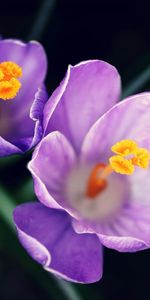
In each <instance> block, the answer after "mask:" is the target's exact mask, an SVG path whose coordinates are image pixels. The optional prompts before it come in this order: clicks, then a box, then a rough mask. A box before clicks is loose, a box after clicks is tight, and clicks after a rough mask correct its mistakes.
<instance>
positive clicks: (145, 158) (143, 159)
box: [132, 148, 150, 169]
mask: <svg viewBox="0 0 150 300" xmlns="http://www.w3.org/2000/svg"><path fill="white" fill-rule="evenodd" d="M149 161H150V153H149V151H148V150H147V149H145V148H139V149H138V150H137V153H136V156H135V157H133V158H132V163H133V164H134V165H136V166H138V167H140V168H143V169H147V168H148V166H149Z"/></svg>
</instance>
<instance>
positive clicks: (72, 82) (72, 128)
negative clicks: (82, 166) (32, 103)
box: [44, 60, 120, 152]
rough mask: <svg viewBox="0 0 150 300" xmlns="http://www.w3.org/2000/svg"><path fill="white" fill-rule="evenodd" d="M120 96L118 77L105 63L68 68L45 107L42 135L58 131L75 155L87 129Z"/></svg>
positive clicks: (83, 64)
mask: <svg viewBox="0 0 150 300" xmlns="http://www.w3.org/2000/svg"><path fill="white" fill-rule="evenodd" d="M119 95H120V77H119V74H118V72H117V70H116V69H115V68H114V67H113V66H111V65H109V64H108V63H106V62H103V61H98V60H93V61H92V60H91V61H85V62H82V63H80V64H78V65H76V66H69V68H68V72H67V74H66V77H65V79H64V81H63V82H62V83H61V85H60V86H59V87H58V88H57V89H56V91H55V92H54V94H53V95H52V97H50V99H49V101H48V103H47V105H46V106H45V110H44V127H45V134H48V133H49V132H51V131H54V130H59V131H60V132H62V133H63V134H64V135H65V136H66V137H67V138H68V139H69V141H70V142H71V143H72V145H73V146H74V148H75V149H76V151H77V152H78V151H79V150H80V145H81V143H82V141H83V138H84V136H85V134H86V133H87V131H88V130H89V128H90V127H91V126H92V125H93V123H94V122H95V121H96V120H97V119H98V118H99V117H100V116H101V115H102V114H103V113H105V112H106V111H107V110H108V109H109V108H110V107H112V106H113V104H114V103H115V102H116V101H117V100H118V98H119Z"/></svg>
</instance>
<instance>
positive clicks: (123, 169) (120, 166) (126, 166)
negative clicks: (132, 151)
mask: <svg viewBox="0 0 150 300" xmlns="http://www.w3.org/2000/svg"><path fill="white" fill-rule="evenodd" d="M109 163H110V165H111V168H112V169H113V170H114V171H115V172H116V173H120V174H126V175H131V174H133V172H134V165H133V164H132V160H128V159H125V158H124V157H122V156H119V155H114V156H111V157H110V159H109Z"/></svg>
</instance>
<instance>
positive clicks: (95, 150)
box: [81, 93, 150, 163]
mask: <svg viewBox="0 0 150 300" xmlns="http://www.w3.org/2000/svg"><path fill="white" fill-rule="evenodd" d="M149 116H150V93H142V94H138V95H135V96H131V97H129V98H127V99H126V100H124V101H122V102H120V103H119V104H117V105H115V106H114V107H113V108H112V109H110V110H109V111H108V112H107V113H106V114H104V115H103V116H102V117H101V118H100V119H99V120H98V121H97V122H96V123H95V124H94V125H93V126H92V127H91V129H90V130H89V132H88V134H87V136H86V137H85V140H84V142H83V145H82V150H81V160H83V161H88V162H93V163H94V162H97V161H99V162H108V159H109V157H110V156H112V152H111V146H112V145H114V144H115V143H116V142H118V141H120V140H123V139H132V140H134V141H136V142H137V143H138V144H139V146H140V147H146V148H147V149H148V150H150V121H149Z"/></svg>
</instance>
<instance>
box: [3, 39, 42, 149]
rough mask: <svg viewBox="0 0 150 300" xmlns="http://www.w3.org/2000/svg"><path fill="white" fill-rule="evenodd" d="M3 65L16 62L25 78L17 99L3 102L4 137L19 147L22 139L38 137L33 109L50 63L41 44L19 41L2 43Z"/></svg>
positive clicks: (4, 41)
mask: <svg viewBox="0 0 150 300" xmlns="http://www.w3.org/2000/svg"><path fill="white" fill-rule="evenodd" d="M2 61H13V62H15V63H17V64H18V65H19V66H21V67H22V70H23V76H22V78H21V79H20V81H21V83H22V86H21V89H20V91H19V93H18V95H17V96H16V97H15V99H13V100H11V101H3V100H0V114H1V122H2V125H3V126H1V130H0V135H1V136H2V137H3V138H4V139H6V140H7V141H9V142H11V143H15V140H16V144H15V145H16V146H18V145H17V141H18V140H19V139H20V140H21V139H24V138H29V137H33V135H34V127H35V123H34V122H33V120H32V119H31V118H30V109H31V106H32V104H33V102H34V99H35V98H36V96H35V94H36V92H37V91H38V88H40V86H41V85H42V83H43V81H44V78H45V75H46V70H47V60H46V55H45V52H44V49H43V48H42V46H41V45H40V44H39V43H38V42H34V41H32V42H29V43H27V44H25V43H22V42H20V41H17V40H1V41H0V62H2ZM46 99H47V97H46ZM13 140H14V141H13ZM18 143H19V142H18ZM20 144H21V143H20ZM25 147H26V146H25ZM27 147H28V146H27ZM27 147H26V148H27ZM23 150H24V149H23Z"/></svg>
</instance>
